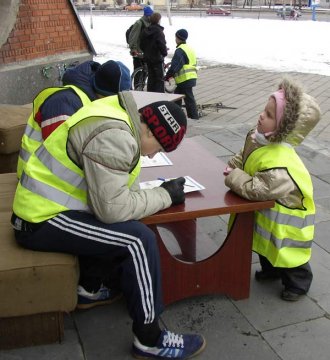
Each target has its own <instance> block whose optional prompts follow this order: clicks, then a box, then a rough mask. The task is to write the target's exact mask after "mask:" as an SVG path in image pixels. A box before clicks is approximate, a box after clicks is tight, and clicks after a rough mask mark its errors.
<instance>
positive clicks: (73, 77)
mask: <svg viewBox="0 0 330 360" xmlns="http://www.w3.org/2000/svg"><path fill="white" fill-rule="evenodd" d="M100 66H101V65H100V64H99V63H98V62H95V61H86V62H83V63H81V64H79V65H77V66H75V67H73V68H69V69H68V70H66V72H65V73H64V75H63V79H62V82H63V85H75V86H77V87H78V88H79V89H81V90H83V91H84V92H85V93H86V95H87V96H88V97H89V98H90V100H91V101H93V100H96V94H95V91H94V88H93V85H92V78H93V76H92V75H93V74H94V73H95V71H96V70H97V69H98V68H99V67H100Z"/></svg>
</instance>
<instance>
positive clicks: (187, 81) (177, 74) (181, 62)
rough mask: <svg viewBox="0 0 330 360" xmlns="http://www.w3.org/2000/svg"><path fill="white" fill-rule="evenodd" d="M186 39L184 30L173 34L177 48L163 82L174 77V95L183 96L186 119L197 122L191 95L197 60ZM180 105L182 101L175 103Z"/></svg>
mask: <svg viewBox="0 0 330 360" xmlns="http://www.w3.org/2000/svg"><path fill="white" fill-rule="evenodd" d="M187 38H188V31H187V30H186V29H180V30H178V31H177V32H176V33H175V42H176V44H177V47H176V50H175V52H174V55H173V58H172V61H171V67H170V68H169V69H168V71H167V73H166V75H165V77H164V81H168V80H169V79H170V78H171V77H174V79H175V83H176V89H175V91H174V93H175V94H182V95H184V96H185V97H184V103H185V106H186V111H187V116H188V118H190V119H195V120H198V110H197V105H196V101H195V97H194V93H193V87H194V86H196V82H197V68H196V66H197V58H196V54H195V51H194V50H193V49H192V48H191V47H190V46H189V45H187V44H186V41H187ZM181 103H182V100H180V101H178V102H177V104H178V105H180V106H181Z"/></svg>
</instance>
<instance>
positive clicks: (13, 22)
mask: <svg viewBox="0 0 330 360" xmlns="http://www.w3.org/2000/svg"><path fill="white" fill-rule="evenodd" d="M0 34H1V35H0V84H1V92H0V103H5V104H24V103H27V102H31V101H32V99H33V97H34V96H35V95H36V94H37V93H38V92H39V91H40V90H41V89H43V88H44V87H46V86H53V85H58V84H60V82H59V76H60V74H61V72H62V70H63V68H64V67H65V66H68V65H70V64H72V63H73V62H75V61H79V62H82V61H85V60H87V59H91V58H92V51H91V46H90V44H89V39H88V38H86V35H85V33H84V31H83V29H82V27H81V24H80V21H79V18H78V17H77V16H76V13H75V10H74V9H73V7H72V5H71V3H70V1H69V0H20V1H19V0H0Z"/></svg>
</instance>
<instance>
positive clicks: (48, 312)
mask: <svg viewBox="0 0 330 360" xmlns="http://www.w3.org/2000/svg"><path fill="white" fill-rule="evenodd" d="M16 183H17V179H16V174H15V173H9V174H0V294H1V301H0V349H10V348H16V347H22V346H30V345H39V344H47V343H52V342H56V341H61V340H62V338H63V329H64V325H63V314H64V313H65V312H70V311H72V310H74V309H75V307H76V304H77V284H78V275H79V269H78V262H77V259H76V258H75V257H74V256H70V255H66V254H57V253H46V252H45V253H42V252H37V251H31V250H26V249H23V248H21V247H19V246H18V245H17V244H16V241H15V238H14V232H13V229H12V227H11V224H10V217H11V214H12V202H13V196H14V193H15V189H16Z"/></svg>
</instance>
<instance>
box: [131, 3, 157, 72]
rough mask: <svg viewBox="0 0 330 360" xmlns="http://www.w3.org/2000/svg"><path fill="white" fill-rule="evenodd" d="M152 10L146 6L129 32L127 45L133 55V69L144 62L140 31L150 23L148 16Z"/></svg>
mask: <svg viewBox="0 0 330 360" xmlns="http://www.w3.org/2000/svg"><path fill="white" fill-rule="evenodd" d="M153 12H154V11H153V10H152V8H151V7H150V6H146V7H145V8H144V9H143V16H142V17H141V18H140V19H138V20H137V21H136V22H135V23H134V25H133V27H132V29H131V31H130V33H129V36H128V46H129V48H130V54H131V55H132V57H133V71H134V70H135V69H137V68H138V67H141V66H143V64H144V59H143V52H142V50H141V47H140V39H141V33H142V31H143V30H144V29H145V28H147V27H148V26H149V25H150V16H151V15H152V14H153Z"/></svg>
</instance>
